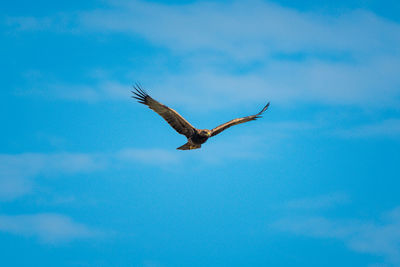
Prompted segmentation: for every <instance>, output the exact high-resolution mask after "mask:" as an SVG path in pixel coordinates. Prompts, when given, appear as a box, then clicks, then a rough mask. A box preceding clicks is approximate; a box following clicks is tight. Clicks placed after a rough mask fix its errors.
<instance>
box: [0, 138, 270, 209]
mask: <svg viewBox="0 0 400 267" xmlns="http://www.w3.org/2000/svg"><path fill="white" fill-rule="evenodd" d="M182 140H184V139H182ZM256 140H257V139H256V138H255V137H248V136H247V137H246V136H235V137H233V138H229V137H228V138H227V139H225V141H224V142H218V144H215V145H213V144H206V145H207V146H208V148H207V149H203V150H199V151H178V150H176V149H175V147H171V149H169V150H166V149H156V148H148V149H143V148H124V149H121V150H119V151H115V152H111V153H48V154H46V153H22V154H14V155H12V154H0V201H1V200H3V201H10V200H13V199H16V198H18V197H22V196H24V195H26V194H29V193H32V192H34V189H35V186H36V183H35V180H36V178H37V177H38V176H45V177H48V178H50V177H55V176H57V175H59V174H69V175H71V174H82V173H84V174H91V173H93V172H100V171H103V170H105V169H110V168H124V169H126V168H136V167H138V166H140V165H143V164H144V165H145V166H147V167H148V166H149V165H152V166H156V167H159V168H163V169H167V170H172V171H174V170H176V168H175V167H176V166H178V165H179V166H180V168H179V169H182V168H185V166H186V167H187V166H192V165H191V164H189V165H188V164H186V163H188V162H193V161H196V162H197V163H199V164H200V163H204V162H207V163H215V164H220V163H223V162H226V161H227V160H237V159H241V160H243V159H250V160H251V159H255V158H261V157H263V156H264V155H263V154H259V153H257V152H254V151H253V150H254V149H253V148H254V147H257V148H262V147H264V146H265V145H268V144H259V143H257V142H256ZM184 142H186V140H185V141H184ZM182 144H183V143H179V144H176V147H178V146H180V145H182Z"/></svg>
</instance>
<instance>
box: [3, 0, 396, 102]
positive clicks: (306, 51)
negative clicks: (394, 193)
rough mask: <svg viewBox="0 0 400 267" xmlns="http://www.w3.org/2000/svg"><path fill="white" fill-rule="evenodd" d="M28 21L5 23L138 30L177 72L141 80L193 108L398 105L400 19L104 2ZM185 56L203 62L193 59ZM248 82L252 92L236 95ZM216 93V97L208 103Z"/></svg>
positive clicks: (119, 89)
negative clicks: (173, 60)
mask: <svg viewBox="0 0 400 267" xmlns="http://www.w3.org/2000/svg"><path fill="white" fill-rule="evenodd" d="M250 14H251V15H250ZM68 19H69V20H70V22H69V23H66V22H65V21H66V20H67V21H68ZM36 20H37V21H36V22H35V18H9V27H11V28H12V27H17V28H19V29H20V30H26V29H30V30H34V29H35V28H38V29H42V28H43V27H45V28H48V30H49V31H51V30H52V27H53V28H54V30H55V31H57V29H58V28H60V27H61V28H62V27H70V28H71V31H72V30H73V31H74V32H81V33H85V32H87V31H89V32H97V33H101V34H113V33H117V34H125V35H132V36H135V37H137V36H141V37H142V38H144V39H146V40H148V41H150V42H152V43H154V44H156V45H157V46H159V45H161V46H163V47H166V48H168V49H169V50H170V51H172V53H174V54H175V56H178V57H181V58H182V60H183V64H184V65H185V64H186V66H185V68H184V70H185V71H180V72H176V71H170V70H165V71H164V72H163V73H157V75H158V81H161V83H160V84H157V83H155V82H151V84H150V86H152V88H160V89H159V90H160V91H161V88H162V92H163V94H164V96H165V97H167V100H171V101H174V102H171V103H172V104H175V102H177V103H180V102H182V101H187V102H186V103H188V104H190V106H191V107H193V108H196V109H199V108H200V104H199V103H201V105H204V104H207V108H209V109H217V108H224V107H226V106H233V105H236V104H238V103H240V102H241V101H243V100H247V101H252V102H255V101H257V100H259V99H260V98H262V99H268V100H271V101H273V102H274V103H277V104H290V105H292V104H297V103H302V102H312V103H323V104H327V105H343V104H344V105H353V106H358V107H361V108H374V107H375V108H376V107H378V108H382V107H387V106H389V107H393V108H396V107H397V106H398V104H399V102H400V89H399V88H400V87H399V84H400V76H399V75H398V73H397V70H398V69H400V25H399V24H397V23H395V22H392V21H388V20H386V19H384V18H381V17H378V16H376V15H375V14H373V13H371V12H367V11H363V10H354V11H347V12H344V13H342V14H339V15H335V16H333V15H327V14H324V15H323V16H322V15H321V14H318V13H305V12H300V11H297V10H295V9H290V8H286V7H282V6H279V5H276V4H272V3H268V2H262V1H256V0H255V1H251V2H246V3H244V2H239V1H234V2H229V3H204V2H202V3H192V4H185V5H166V4H159V3H151V2H145V1H133V2H132V1H110V2H109V6H108V8H101V9H96V10H92V11H84V12H83V11H82V12H79V11H77V12H75V13H73V14H72V13H71V14H62V15H61V14H58V15H56V16H53V17H48V18H47V19H45V18H36ZM41 21H42V22H41ZM299 55H300V58H297V57H298V56H299ZM302 56H303V57H302ZM191 58H196V59H198V58H203V59H206V60H203V61H202V62H203V63H202V64H200V66H198V65H197V64H195V63H196V62H198V60H194V61H193V60H191ZM207 58H210V59H211V60H210V61H209V62H207ZM215 61H217V62H219V64H215ZM252 63H257V66H258V67H256V68H254V70H252V71H251V72H238V71H237V69H240V68H241V67H242V66H243V65H246V64H252ZM216 66H217V67H216ZM227 66H229V68H227ZM166 69H168V68H166ZM149 75H151V77H148V80H154V79H152V77H153V75H154V74H153V73H150V74H149ZM67 86H68V87H69V88H75V89H76V90H64V89H63V88H64V87H66V86H64V85H63V83H62V82H61V83H60V84H59V85H57V84H55V85H50V86H49V89H50V90H54V92H55V95H56V96H58V97H59V98H62V99H69V100H79V99H81V100H84V101H93V99H94V100H97V99H102V100H103V99H108V98H109V99H125V98H124V97H125V96H126V94H125V92H124V89H123V87H124V86H123V85H122V86H121V84H120V83H118V82H110V81H107V80H104V81H103V80H101V79H100V80H99V81H98V85H96V86H91V85H75V86H74V85H72V87H71V85H67ZM60 88H61V90H60ZM92 88H95V89H92ZM177 88H178V89H177ZM249 88H251V92H252V93H251V94H243V90H246V92H247V91H248V90H249ZM108 89H109V90H108ZM187 89H190V90H187ZM128 91H129V86H126V92H128ZM166 92H168V93H166ZM210 96H212V97H210ZM221 98H223V99H224V100H225V101H223V103H221V101H217V99H221ZM210 99H215V101H210ZM366 104H368V105H366ZM202 107H204V106H202Z"/></svg>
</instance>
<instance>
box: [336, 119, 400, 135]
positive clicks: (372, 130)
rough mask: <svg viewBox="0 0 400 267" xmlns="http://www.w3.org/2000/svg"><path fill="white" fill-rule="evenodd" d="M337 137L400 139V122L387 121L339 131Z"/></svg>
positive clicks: (395, 120) (396, 120) (397, 120)
mask: <svg viewBox="0 0 400 267" xmlns="http://www.w3.org/2000/svg"><path fill="white" fill-rule="evenodd" d="M335 134H336V135H338V136H341V137H345V138H371V137H385V138H387V137H390V138H399V137H400V120H399V119H387V120H384V121H380V122H377V123H370V124H365V125H360V126H357V127H353V128H350V129H344V130H338V131H336V132H335Z"/></svg>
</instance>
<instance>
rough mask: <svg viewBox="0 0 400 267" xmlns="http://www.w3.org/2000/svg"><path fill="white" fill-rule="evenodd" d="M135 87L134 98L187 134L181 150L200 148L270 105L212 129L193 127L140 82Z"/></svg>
mask: <svg viewBox="0 0 400 267" xmlns="http://www.w3.org/2000/svg"><path fill="white" fill-rule="evenodd" d="M133 89H135V91H132V93H133V96H132V97H133V98H135V99H137V100H138V102H139V103H141V104H144V105H147V106H148V107H149V108H150V109H152V110H154V111H155V112H157V113H158V115H160V116H161V117H163V119H164V120H166V121H167V122H168V124H169V125H171V126H172V128H174V129H175V131H177V132H178V133H180V134H183V135H184V136H186V138H187V140H188V141H187V143H186V144H184V145H182V146H180V147H178V148H177V149H180V150H191V149H198V148H200V147H201V145H202V144H204V143H205V142H206V141H207V140H208V138H210V137H212V136H215V135H217V134H219V133H221V132H222V131H224V130H226V129H228V128H229V127H231V126H233V125H237V124H240V123H244V122H248V121H252V120H256V119H258V118H261V114H262V113H264V111H266V110H267V109H268V107H269V102H268V103H267V105H265V106H264V108H263V109H262V110H261V111H260V112H258V113H257V114H255V115H251V116H246V117H242V118H237V119H233V120H231V121H228V122H226V123H224V124H221V125H220V126H218V127H215V128H214V129H212V130H208V129H197V128H195V127H193V126H192V125H191V124H190V123H189V122H188V121H187V120H185V118H183V117H182V116H181V115H179V113H178V112H176V111H175V110H173V109H172V108H169V107H167V106H166V105H163V104H161V103H160V102H158V101H156V100H154V99H153V98H152V97H151V96H149V95H148V94H147V93H146V91H145V90H143V88H142V86H141V85H140V84H136V85H134V86H133Z"/></svg>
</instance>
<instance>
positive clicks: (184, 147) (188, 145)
mask: <svg viewBox="0 0 400 267" xmlns="http://www.w3.org/2000/svg"><path fill="white" fill-rule="evenodd" d="M200 147H201V145H194V144H191V143H189V142H187V143H186V144H184V145H183V146H180V147H178V148H177V149H180V150H191V149H198V148H200Z"/></svg>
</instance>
